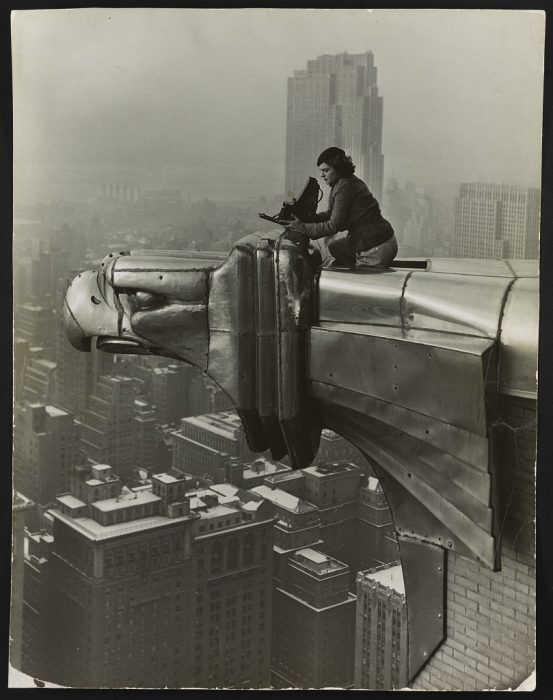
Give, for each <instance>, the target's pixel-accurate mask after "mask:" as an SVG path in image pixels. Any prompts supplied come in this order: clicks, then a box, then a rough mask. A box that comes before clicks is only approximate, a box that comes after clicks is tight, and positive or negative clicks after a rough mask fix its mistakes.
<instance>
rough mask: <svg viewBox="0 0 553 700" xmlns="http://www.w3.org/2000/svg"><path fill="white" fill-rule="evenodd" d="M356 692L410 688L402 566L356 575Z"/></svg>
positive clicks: (377, 569)
mask: <svg viewBox="0 0 553 700" xmlns="http://www.w3.org/2000/svg"><path fill="white" fill-rule="evenodd" d="M355 626H356V630H355V636H356V640H355V688H368V689H370V690H398V689H399V688H404V687H405V686H406V685H407V653H408V652H407V604H406V599H405V584H404V581H403V572H402V569H401V565H400V564H399V563H398V564H395V565H393V566H387V565H385V566H383V567H378V568H375V569H370V570H369V571H360V572H359V574H358V575H357V611H356V625H355Z"/></svg>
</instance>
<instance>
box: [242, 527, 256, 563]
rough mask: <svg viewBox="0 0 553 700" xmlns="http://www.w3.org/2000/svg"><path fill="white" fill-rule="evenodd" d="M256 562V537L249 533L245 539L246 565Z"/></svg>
mask: <svg viewBox="0 0 553 700" xmlns="http://www.w3.org/2000/svg"><path fill="white" fill-rule="evenodd" d="M253 560H254V536H253V534H252V533H251V532H249V533H248V534H247V535H246V537H245V538H244V564H245V565H247V564H252V563H253Z"/></svg>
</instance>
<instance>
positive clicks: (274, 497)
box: [250, 485, 316, 513]
mask: <svg viewBox="0 0 553 700" xmlns="http://www.w3.org/2000/svg"><path fill="white" fill-rule="evenodd" d="M250 490H251V491H252V492H253V493H257V494H258V495H259V496H261V497H262V498H266V499H267V500H268V501H271V503H274V504H275V505H276V506H280V507H281V508H284V509H285V510H290V511H293V512H294V513H301V512H306V511H309V510H316V506H314V505H312V504H311V503H308V502H307V501H302V499H301V498H298V497H297V496H293V495H292V494H291V493H288V492H286V491H283V490H282V489H272V488H270V487H269V486H265V485H263V486H255V487H254V488H253V489H250Z"/></svg>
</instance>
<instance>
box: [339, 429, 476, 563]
mask: <svg viewBox="0 0 553 700" xmlns="http://www.w3.org/2000/svg"><path fill="white" fill-rule="evenodd" d="M351 441H352V442H353V443H354V444H355V442H354V439H351ZM361 451H362V450H361ZM364 454H365V456H366V458H367V459H369V460H370V461H371V465H372V466H373V469H374V471H375V473H376V475H377V477H378V479H379V481H380V484H381V486H382V488H383V489H384V493H385V495H386V499H387V501H388V504H389V506H390V509H391V512H392V517H393V520H394V526H395V530H396V533H397V534H398V536H401V537H407V538H410V539H414V540H416V541H419V542H428V543H429V544H433V545H435V546H437V547H443V548H444V549H446V550H448V551H449V550H451V551H454V552H456V553H457V554H460V555H462V556H467V557H472V558H473V557H474V552H472V551H471V549H470V548H469V547H467V546H466V545H465V544H464V543H463V542H462V541H461V540H460V539H459V537H457V535H456V534H455V533H454V532H452V531H451V530H450V529H449V528H448V527H444V524H443V523H442V522H440V521H439V520H438V519H437V518H436V516H435V515H434V514H433V513H432V512H431V511H430V510H428V508H426V507H425V506H423V504H422V503H421V502H420V501H418V500H417V499H416V498H415V497H414V496H413V494H412V493H410V491H409V490H408V489H407V488H405V487H404V486H403V485H402V484H400V483H399V482H398V481H397V480H396V479H394V478H393V477H392V476H391V475H390V473H389V472H388V471H387V470H386V469H385V468H383V467H382V466H381V465H380V464H378V463H377V462H376V461H375V459H374V456H372V455H371V454H370V453H364Z"/></svg>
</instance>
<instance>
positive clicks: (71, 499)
mask: <svg viewBox="0 0 553 700" xmlns="http://www.w3.org/2000/svg"><path fill="white" fill-rule="evenodd" d="M56 501H58V502H59V503H62V504H63V505H64V506H67V507H68V508H84V507H85V506H86V503H84V502H83V501H81V500H80V499H79V498H75V496H72V495H71V494H70V493H66V494H63V495H62V496H57V497H56Z"/></svg>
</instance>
